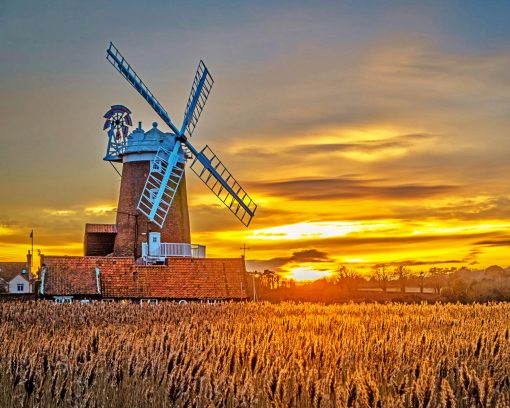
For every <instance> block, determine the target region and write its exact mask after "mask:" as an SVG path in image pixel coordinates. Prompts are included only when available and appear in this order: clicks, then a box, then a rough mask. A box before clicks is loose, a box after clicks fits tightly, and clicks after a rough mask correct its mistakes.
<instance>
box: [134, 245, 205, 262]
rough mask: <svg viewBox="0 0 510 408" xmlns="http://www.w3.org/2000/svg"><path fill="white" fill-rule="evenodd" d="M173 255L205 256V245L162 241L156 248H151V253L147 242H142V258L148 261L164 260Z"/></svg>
mask: <svg viewBox="0 0 510 408" xmlns="http://www.w3.org/2000/svg"><path fill="white" fill-rule="evenodd" d="M173 256H184V257H190V258H205V245H197V244H181V243H172V242H162V243H160V244H159V245H158V246H156V248H155V249H154V248H151V251H150V253H149V247H148V245H147V242H142V258H143V259H145V260H146V261H149V260H160V261H164V260H165V258H168V257H173Z"/></svg>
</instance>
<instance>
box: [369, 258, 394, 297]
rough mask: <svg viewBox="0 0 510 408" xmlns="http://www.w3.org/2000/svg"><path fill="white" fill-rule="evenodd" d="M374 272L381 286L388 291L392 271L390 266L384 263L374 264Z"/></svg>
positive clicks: (384, 290)
mask: <svg viewBox="0 0 510 408" xmlns="http://www.w3.org/2000/svg"><path fill="white" fill-rule="evenodd" d="M372 274H373V276H374V278H375V280H376V281H377V283H378V284H379V287H380V288H381V289H382V290H383V292H386V291H387V289H388V281H389V279H390V271H389V269H388V266H387V265H386V264H383V263H379V264H375V265H374V266H372Z"/></svg>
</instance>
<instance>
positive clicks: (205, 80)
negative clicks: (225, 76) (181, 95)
mask: <svg viewBox="0 0 510 408" xmlns="http://www.w3.org/2000/svg"><path fill="white" fill-rule="evenodd" d="M213 84H214V80H213V79H212V76H211V74H210V73H209V70H208V69H207V67H206V66H205V64H204V62H203V61H202V60H200V63H199V64H198V69H197V73H196V74H195V78H194V79H193V85H192V86H191V91H190V93H189V98H188V103H187V104H186V110H185V111H184V120H183V122H182V127H181V132H180V133H181V134H186V136H187V137H191V136H192V135H193V131H194V130H195V127H196V126H197V122H198V119H199V118H200V114H201V113H202V110H203V109H204V106H205V102H206V101H207V98H208V96H209V93H210V92H211V88H212V86H213Z"/></svg>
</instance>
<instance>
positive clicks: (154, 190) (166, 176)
mask: <svg viewBox="0 0 510 408" xmlns="http://www.w3.org/2000/svg"><path fill="white" fill-rule="evenodd" d="M180 147H181V144H180V143H175V145H174V148H173V150H172V151H171V152H170V151H168V150H166V149H164V148H162V147H161V148H160V149H159V150H158V153H157V154H156V156H155V157H154V159H153V160H152V161H151V170H150V173H149V177H147V181H146V182H145V187H144V189H143V191H142V195H141V196H140V201H139V202H138V206H137V208H138V209H139V210H140V211H141V212H142V213H143V214H145V216H146V217H147V218H148V219H149V220H150V221H152V222H154V223H155V224H157V225H158V226H159V227H160V228H162V227H163V224H164V222H165V219H166V216H167V215H168V211H170V207H171V206H172V202H173V200H174V197H175V194H176V193H177V189H178V188H179V184H180V182H181V179H182V176H183V174H184V167H185V165H186V162H185V161H184V162H183V161H180V159H179V156H180V153H179V150H180Z"/></svg>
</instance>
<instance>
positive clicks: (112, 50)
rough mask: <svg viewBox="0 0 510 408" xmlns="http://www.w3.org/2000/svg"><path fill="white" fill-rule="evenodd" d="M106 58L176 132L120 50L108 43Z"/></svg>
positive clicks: (176, 132)
mask: <svg viewBox="0 0 510 408" xmlns="http://www.w3.org/2000/svg"><path fill="white" fill-rule="evenodd" d="M106 59H107V60H108V61H109V62H110V64H112V65H113V66H114V67H115V69H116V70H117V71H119V72H120V73H121V75H122V76H123V77H124V78H126V80H127V81H128V82H129V83H130V84H131V85H133V88H135V89H136V90H137V91H138V93H139V94H140V95H142V97H143V98H144V99H145V100H146V101H147V102H149V105H151V106H152V108H153V109H154V110H155V111H156V113H157V114H158V115H159V116H160V117H161V119H163V120H164V122H165V123H166V124H167V125H168V126H169V127H170V128H171V129H172V130H173V131H174V132H175V134H178V133H179V131H178V129H177V128H176V127H175V126H174V124H173V123H172V121H171V120H170V116H169V115H168V113H167V112H166V110H165V109H163V107H162V106H161V104H160V103H159V102H158V100H157V99H156V97H155V96H154V95H153V94H152V92H151V91H150V90H149V88H148V87H147V86H146V85H145V84H144V83H143V81H142V79H141V78H140V77H139V76H138V75H137V74H136V72H135V71H134V69H133V68H131V65H129V63H128V62H127V61H126V60H125V58H124V57H123V56H122V54H121V53H120V51H119V50H118V49H117V47H115V45H113V43H110V47H108V49H107V50H106Z"/></svg>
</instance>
